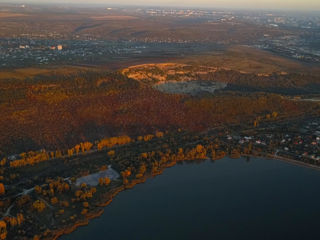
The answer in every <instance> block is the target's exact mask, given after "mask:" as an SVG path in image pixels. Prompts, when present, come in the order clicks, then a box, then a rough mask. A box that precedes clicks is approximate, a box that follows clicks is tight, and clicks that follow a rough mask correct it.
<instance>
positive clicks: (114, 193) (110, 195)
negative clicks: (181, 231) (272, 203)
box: [43, 154, 320, 240]
mask: <svg viewBox="0 0 320 240" xmlns="http://www.w3.org/2000/svg"><path fill="white" fill-rule="evenodd" d="M225 157H230V158H232V157H231V156H227V155H225V156H219V157H217V158H214V159H211V158H208V160H211V161H216V160H221V159H223V158H225ZM241 157H255V158H264V159H266V160H268V159H269V160H270V159H273V160H280V161H283V162H286V163H290V164H293V165H297V166H302V167H307V168H312V169H315V170H320V166H315V165H312V164H308V163H304V162H300V161H297V160H293V159H289V158H284V157H280V156H274V155H270V154H265V155H263V156H261V155H258V154H256V155H255V154H241V155H240V158H241ZM183 162H184V161H183ZM176 164H177V162H170V163H167V164H166V165H165V166H164V167H163V168H162V169H161V170H160V171H157V172H154V173H149V174H146V175H145V176H144V177H142V178H140V179H133V180H132V181H131V182H130V183H128V184H127V185H121V186H118V187H115V188H114V189H112V190H111V191H110V192H107V193H104V194H103V195H102V197H101V198H104V199H106V200H105V201H102V202H101V203H97V204H96V206H97V209H94V210H92V212H89V213H88V214H86V216H85V219H82V220H79V221H76V222H75V223H73V224H70V225H68V226H65V227H63V228H61V229H58V230H55V231H52V235H53V236H52V237H47V238H46V237H45V238H43V239H46V240H58V239H59V238H60V237H61V236H63V235H68V234H71V233H72V232H74V231H75V230H77V229H78V228H79V227H82V226H87V225H88V224H89V223H90V220H92V219H94V218H98V217H100V216H101V215H102V214H103V213H104V208H105V207H107V206H108V205H109V204H111V203H112V201H113V199H114V198H115V197H116V196H117V195H118V194H119V193H121V192H122V191H125V190H127V189H131V188H133V187H134V186H136V185H137V184H141V183H144V182H146V181H147V179H148V178H152V177H155V176H158V175H161V174H162V173H163V171H164V170H165V169H167V168H170V167H173V166H175V165H176Z"/></svg>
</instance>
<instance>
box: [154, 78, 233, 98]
mask: <svg viewBox="0 0 320 240" xmlns="http://www.w3.org/2000/svg"><path fill="white" fill-rule="evenodd" d="M226 86H227V84H226V83H222V82H214V81H200V80H199V81H182V82H165V83H160V84H156V85H154V86H153V87H154V88H155V89H157V90H159V91H161V92H165V93H178V94H190V95H198V94H201V93H210V94H213V93H214V92H215V91H216V90H219V89H223V88H225V87H226Z"/></svg>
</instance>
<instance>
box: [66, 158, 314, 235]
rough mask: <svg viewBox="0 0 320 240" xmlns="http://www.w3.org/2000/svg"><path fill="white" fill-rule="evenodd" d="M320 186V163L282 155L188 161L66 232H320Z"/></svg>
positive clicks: (172, 233)
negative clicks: (287, 159) (319, 167)
mask: <svg viewBox="0 0 320 240" xmlns="http://www.w3.org/2000/svg"><path fill="white" fill-rule="evenodd" d="M319 189H320V171H318V170H314V169H308V168H305V167H301V166H295V165H290V164H288V163H285V162H281V161H278V160H265V159H257V158H254V159H251V160H250V161H246V160H245V159H230V158H225V159H223V160H218V161H215V162H212V161H206V162H202V163H199V164H197V163H184V164H182V165H176V166H174V167H172V168H168V169H166V170H165V171H164V173H163V174H162V175H160V176H157V177H155V178H152V179H149V180H147V182H146V183H143V184H139V185H136V186H135V187H134V188H133V189H130V190H127V191H124V192H121V193H120V194H119V195H118V196H117V197H115V199H114V200H113V202H112V203H111V204H110V205H109V206H107V207H106V208H105V212H104V213H103V215H102V216H101V217H100V218H97V219H94V220H91V221H90V223H89V225H88V226H85V227H81V228H78V229H77V230H76V231H75V232H73V233H71V234H70V235H65V236H63V237H61V239H64V240H81V239H94V240H106V239H107V240H123V239H131V240H164V239H166V240H180V239H181V240H182V239H183V240H189V239H190V240H191V239H218V240H220V239H237V240H239V239H246V240H248V239H259V240H260V239H273V240H274V239H281V240H283V239H290V240H292V239H299V240H301V239H308V240H310V239H320V231H318V227H319V224H320V191H319Z"/></svg>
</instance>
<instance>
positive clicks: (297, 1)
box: [0, 0, 320, 11]
mask: <svg viewBox="0 0 320 240" xmlns="http://www.w3.org/2000/svg"><path fill="white" fill-rule="evenodd" d="M5 2H6V3H8V2H18V3H24V4H28V3H63V4H86V5H90V4H105V5H108V4H110V5H132V6H133V5H139V6H143V5H145V6H176V7H206V8H241V9H279V10H314V11H320V1H319V0H304V1H301V0H282V1H281V0H280V1H279V0H135V1H134V2H133V1H132V0H90V1H88V0H25V1H23V0H13V1H12V0H11V1H9V0H0V3H5Z"/></svg>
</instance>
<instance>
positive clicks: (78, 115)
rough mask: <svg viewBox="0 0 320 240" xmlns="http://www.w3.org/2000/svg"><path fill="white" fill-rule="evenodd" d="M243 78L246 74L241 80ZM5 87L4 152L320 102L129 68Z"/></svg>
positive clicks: (0, 125)
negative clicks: (182, 87) (190, 83)
mask: <svg viewBox="0 0 320 240" xmlns="http://www.w3.org/2000/svg"><path fill="white" fill-rule="evenodd" d="M216 74H218V75H221V76H222V77H221V78H222V80H223V79H226V78H228V76H230V78H229V79H231V82H232V79H233V78H232V74H231V75H229V73H228V74H227V75H226V74H224V73H223V72H222V73H220V72H219V73H216ZM297 79H298V78H297ZM248 81H249V83H250V80H248ZM270 81H271V80H270ZM274 81H276V82H279V81H277V80H274ZM290 81H291V80H290ZM243 82H245V81H244V80H241V77H240V80H239V81H238V82H235V84H238V85H237V86H242V84H243ZM245 83H246V82H245ZM301 84H303V83H301ZM261 86H262V87H264V85H263V81H262V83H261ZM232 87H233V85H231V86H230V88H232ZM0 91H1V95H0V96H1V97H0V98H1V99H0V103H1V104H0V111H1V113H2V114H1V118H0V133H1V134H0V149H1V150H0V155H1V156H3V157H4V156H7V155H10V154H16V153H20V152H25V151H30V150H34V151H35V150H40V149H47V150H50V151H54V150H56V149H68V148H70V147H73V146H74V145H76V144H78V143H79V142H86V141H90V142H94V141H96V140H99V139H102V138H104V137H112V136H119V135H128V136H133V137H135V136H137V135H141V134H147V133H149V132H152V131H156V130H161V131H166V130H171V129H178V128H182V129H185V130H190V131H204V130H206V129H209V128H213V127H217V126H221V125H224V124H234V123H243V124H247V123H250V124H251V123H253V122H254V121H255V119H256V117H257V116H259V115H266V114H268V113H269V114H271V113H272V112H278V113H279V116H280V117H288V116H294V115H299V114H308V113H309V112H314V111H315V108H316V106H317V105H316V104H312V103H305V102H295V101H292V100H290V99H288V98H286V97H283V96H282V95H279V94H276V93H272V92H271V93H266V92H261V91H255V92H251V91H247V92H238V91H229V90H228V91H224V92H222V93H219V94H217V95H205V96H202V97H199V96H189V95H183V94H165V93H162V92H159V91H157V90H155V89H154V88H152V86H151V85H146V84H144V83H142V82H140V81H137V80H135V79H132V78H128V77H127V76H125V75H123V74H122V73H121V72H118V71H98V70H91V71H80V72H77V73H71V74H56V75H51V76H46V75H36V76H34V77H29V78H25V79H7V80H6V79H4V80H1V81H0Z"/></svg>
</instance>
